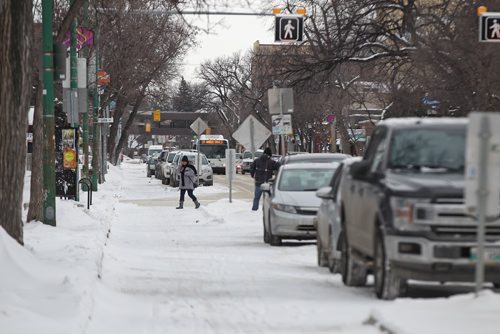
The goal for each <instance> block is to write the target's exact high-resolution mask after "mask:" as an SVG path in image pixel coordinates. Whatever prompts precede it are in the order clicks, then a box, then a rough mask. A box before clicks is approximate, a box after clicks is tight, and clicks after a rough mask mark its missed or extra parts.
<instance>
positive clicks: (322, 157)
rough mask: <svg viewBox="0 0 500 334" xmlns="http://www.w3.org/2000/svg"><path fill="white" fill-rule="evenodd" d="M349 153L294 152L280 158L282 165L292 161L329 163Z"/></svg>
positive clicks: (338, 160) (342, 158)
mask: <svg viewBox="0 0 500 334" xmlns="http://www.w3.org/2000/svg"><path fill="white" fill-rule="evenodd" d="M349 157H350V155H349V154H343V153H308V154H294V155H286V156H284V157H283V159H281V161H280V163H281V164H282V165H286V164H292V163H331V162H340V161H342V160H344V159H346V158H349Z"/></svg>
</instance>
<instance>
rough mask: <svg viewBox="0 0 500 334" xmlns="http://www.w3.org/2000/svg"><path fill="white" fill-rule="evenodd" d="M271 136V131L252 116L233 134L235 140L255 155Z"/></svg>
mask: <svg viewBox="0 0 500 334" xmlns="http://www.w3.org/2000/svg"><path fill="white" fill-rule="evenodd" d="M270 135H271V131H269V129H268V128H266V127H265V125H264V124H262V123H261V122H259V121H258V120H257V119H256V118H255V117H254V116H252V115H250V116H248V117H247V118H246V119H245V120H244V121H243V123H241V125H240V127H239V128H238V129H237V130H236V131H235V132H234V133H233V138H234V139H236V140H237V141H238V142H239V143H240V144H241V145H243V147H245V148H246V149H247V150H250V151H251V152H252V153H255V151H256V150H257V149H258V148H259V147H261V146H262V144H264V143H265V142H266V140H267V138H269V136H270Z"/></svg>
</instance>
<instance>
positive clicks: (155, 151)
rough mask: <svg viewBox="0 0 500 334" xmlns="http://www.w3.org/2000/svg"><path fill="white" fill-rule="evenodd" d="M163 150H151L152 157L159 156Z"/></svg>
mask: <svg viewBox="0 0 500 334" xmlns="http://www.w3.org/2000/svg"><path fill="white" fill-rule="evenodd" d="M161 151H162V150H149V155H150V156H152V157H157V156H158V155H159V154H160V153H161Z"/></svg>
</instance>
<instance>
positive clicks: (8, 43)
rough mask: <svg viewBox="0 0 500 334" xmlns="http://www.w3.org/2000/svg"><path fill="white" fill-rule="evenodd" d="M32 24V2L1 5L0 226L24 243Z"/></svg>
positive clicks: (11, 0)
mask: <svg viewBox="0 0 500 334" xmlns="http://www.w3.org/2000/svg"><path fill="white" fill-rule="evenodd" d="M32 24H33V16H32V1H30V0H6V1H2V2H0V36H1V37H0V39H1V40H2V43H0V79H1V80H0V96H1V99H0V171H1V172H0V189H1V190H0V225H1V226H2V227H3V228H4V229H5V231H6V232H7V233H8V234H9V235H10V236H12V237H13V238H14V239H16V240H17V241H18V242H19V243H21V244H22V243H23V225H22V217H21V210H22V197H23V183H24V182H23V179H24V170H25V163H26V161H25V159H26V153H25V149H24V147H25V140H26V126H27V122H26V119H27V112H28V108H29V102H30V93H31V78H32V77H31V73H32V68H31V44H32V38H31V36H32Z"/></svg>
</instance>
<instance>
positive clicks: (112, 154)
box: [109, 89, 145, 165]
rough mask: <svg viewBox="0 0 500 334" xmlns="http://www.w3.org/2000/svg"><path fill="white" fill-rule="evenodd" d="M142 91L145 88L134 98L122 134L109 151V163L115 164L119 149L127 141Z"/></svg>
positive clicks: (142, 96) (141, 98)
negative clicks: (132, 106)
mask: <svg viewBox="0 0 500 334" xmlns="http://www.w3.org/2000/svg"><path fill="white" fill-rule="evenodd" d="M144 92H145V89H143V90H142V92H141V93H140V94H139V96H138V97H137V99H136V100H135V104H134V108H133V109H132V112H131V113H130V115H129V117H128V119H127V123H125V126H124V127H123V129H122V134H121V136H120V140H119V141H118V144H117V145H116V147H115V146H112V147H113V150H112V151H109V153H110V158H111V163H112V164H113V165H116V163H117V161H118V158H119V157H120V151H121V150H122V148H123V146H125V143H126V142H127V139H128V130H129V129H130V127H131V126H132V124H133V123H134V118H135V115H137V112H138V111H139V107H140V106H141V103H142V100H144V97H145V96H144ZM110 147H111V146H110Z"/></svg>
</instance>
